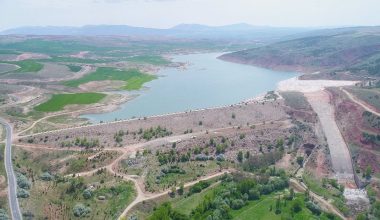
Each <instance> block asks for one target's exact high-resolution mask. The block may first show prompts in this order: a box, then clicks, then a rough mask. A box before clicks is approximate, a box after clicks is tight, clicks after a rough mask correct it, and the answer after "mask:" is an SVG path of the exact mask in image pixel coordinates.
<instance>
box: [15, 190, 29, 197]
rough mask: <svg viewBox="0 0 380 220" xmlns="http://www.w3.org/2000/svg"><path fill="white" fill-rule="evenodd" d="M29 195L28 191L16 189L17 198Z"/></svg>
mask: <svg viewBox="0 0 380 220" xmlns="http://www.w3.org/2000/svg"><path fill="white" fill-rule="evenodd" d="M29 196H30V194H29V192H28V191H26V190H25V189H18V190H17V197H18V198H28V197H29Z"/></svg>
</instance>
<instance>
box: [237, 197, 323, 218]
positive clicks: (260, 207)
mask: <svg viewBox="0 0 380 220" xmlns="http://www.w3.org/2000/svg"><path fill="white" fill-rule="evenodd" d="M295 199H298V200H300V201H301V202H302V210H301V211H300V212H298V213H295V214H294V216H291V211H290V209H291V206H292V203H294V201H295ZM295 199H293V201H286V205H285V200H283V199H282V200H281V213H280V214H276V213H275V207H276V200H277V196H276V195H268V196H263V197H262V198H261V199H260V200H257V201H250V202H249V205H247V206H244V207H243V208H241V209H239V210H233V211H232V212H231V214H232V216H233V219H236V220H255V219H260V220H277V219H278V220H281V219H294V220H303V219H327V217H326V216H325V215H324V214H322V215H321V216H320V218H318V217H316V216H314V215H313V214H312V213H311V211H309V210H308V209H307V208H306V207H305V202H304V201H305V200H304V199H305V196H304V195H302V194H297V195H296V198H295ZM270 207H272V210H271V211H270Z"/></svg>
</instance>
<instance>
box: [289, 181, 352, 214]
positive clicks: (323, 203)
mask: <svg viewBox="0 0 380 220" xmlns="http://www.w3.org/2000/svg"><path fill="white" fill-rule="evenodd" d="M289 181H290V185H291V186H292V187H293V188H294V189H295V190H296V191H299V192H305V191H306V190H307V186H305V185H304V184H302V183H300V182H298V181H297V180H296V179H293V178H291V179H290V180H289ZM309 195H310V196H311V197H312V198H313V199H314V200H316V201H317V202H318V203H319V204H320V206H321V207H323V208H324V209H325V210H327V211H330V212H332V213H334V214H335V215H337V216H339V217H340V218H341V219H343V220H346V219H347V218H346V217H344V215H343V214H342V213H341V212H340V211H339V210H338V209H337V208H335V206H333V205H332V204H331V203H329V202H328V201H326V200H325V199H324V198H323V197H321V196H319V195H317V194H315V193H314V192H312V191H309Z"/></svg>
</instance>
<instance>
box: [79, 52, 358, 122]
mask: <svg viewBox="0 0 380 220" xmlns="http://www.w3.org/2000/svg"><path fill="white" fill-rule="evenodd" d="M212 54H215V55H216V56H215V59H218V60H221V61H224V62H231V61H228V60H224V59H221V56H223V55H224V54H226V53H212ZM170 59H171V60H173V57H170ZM179 63H181V62H179ZM232 63H234V62H232ZM239 64H241V63H239ZM187 65H189V64H188V63H186V65H185V66H187ZM241 65H246V64H241ZM255 67H258V68H263V67H260V66H255ZM169 68H170V67H169ZM175 68H176V69H178V70H183V69H182V68H183V66H182V65H179V66H176V67H175ZM263 69H266V68H263ZM160 70H161V69H160ZM160 70H159V71H160ZM268 70H271V69H268ZM159 71H157V72H156V73H155V75H158V72H159ZM274 71H275V70H274ZM306 74H308V73H306ZM302 75H305V73H300V75H299V76H297V77H292V78H288V79H285V80H281V81H279V82H278V83H277V84H276V85H275V88H274V89H273V90H267V91H265V92H263V93H260V94H258V95H256V96H253V97H251V98H247V99H242V100H240V101H238V102H235V103H232V104H224V105H216V106H209V107H204V108H203V107H201V108H194V109H186V110H182V111H174V112H166V113H162V114H160V113H159V114H153V115H149V114H147V115H145V116H144V115H141V116H132V117H128V118H120V119H118V118H117V117H115V118H114V120H98V119H96V116H95V118H93V117H85V116H86V115H87V116H88V115H97V114H104V113H111V112H115V111H117V110H120V109H121V108H122V105H124V104H126V103H128V101H131V100H133V99H134V98H136V97H138V96H140V95H141V91H142V90H146V89H150V88H149V87H143V89H142V90H141V91H136V94H135V93H134V94H133V95H132V96H131V95H130V94H127V95H126V96H127V98H126V100H125V101H124V102H120V103H117V104H115V105H113V107H112V108H109V107H107V106H105V107H104V108H101V109H97V110H95V111H89V112H84V113H82V114H79V117H80V118H83V119H86V120H87V121H88V122H89V123H91V124H99V123H101V122H103V123H108V122H112V121H115V120H116V121H125V120H133V119H136V118H137V119H138V118H148V117H157V116H164V115H170V114H177V113H185V112H191V111H200V110H208V109H219V108H224V107H229V106H233V105H239V104H241V103H249V102H255V101H258V102H263V101H265V95H266V94H267V93H268V92H270V91H275V92H276V93H277V94H278V93H279V92H281V91H300V92H313V91H319V90H323V89H324V88H326V87H331V86H338V87H339V86H349V85H354V84H356V83H358V82H359V81H340V80H302V79H300V77H301V76H302ZM164 76H165V75H164ZM123 95H124V94H123ZM280 98H281V96H280Z"/></svg>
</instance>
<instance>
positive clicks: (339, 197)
mask: <svg viewBox="0 0 380 220" xmlns="http://www.w3.org/2000/svg"><path fill="white" fill-rule="evenodd" d="M302 178H303V181H304V182H305V184H306V185H307V186H308V187H309V188H310V190H311V191H313V192H314V193H316V194H317V195H320V196H322V197H324V198H327V199H331V200H332V201H333V205H334V206H335V207H337V208H338V209H339V210H340V211H341V212H342V213H343V214H348V213H349V209H348V207H347V206H346V204H345V200H344V197H343V194H342V193H341V192H340V191H339V190H338V189H336V188H334V187H331V186H329V187H328V188H325V187H323V185H322V182H321V181H320V180H317V179H315V178H314V177H313V176H312V175H311V174H309V173H304V175H303V176H302Z"/></svg>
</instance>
